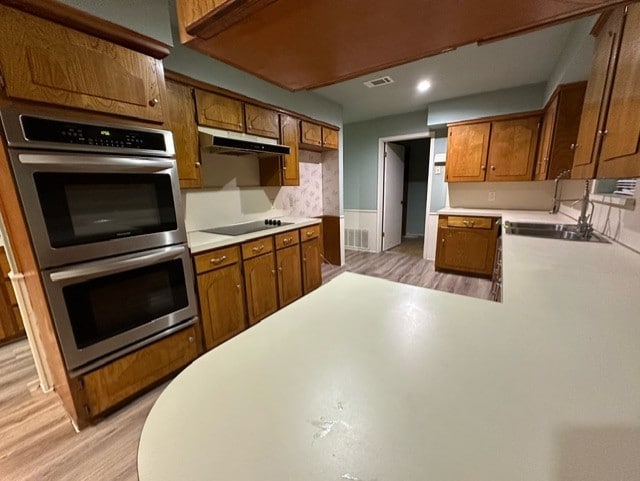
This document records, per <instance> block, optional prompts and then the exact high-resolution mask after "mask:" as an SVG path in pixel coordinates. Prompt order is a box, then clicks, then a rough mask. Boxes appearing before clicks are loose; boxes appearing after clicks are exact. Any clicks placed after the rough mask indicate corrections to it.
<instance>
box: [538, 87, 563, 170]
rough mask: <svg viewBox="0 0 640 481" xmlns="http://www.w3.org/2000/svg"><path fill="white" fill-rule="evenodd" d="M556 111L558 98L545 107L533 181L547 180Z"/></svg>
mask: <svg viewBox="0 0 640 481" xmlns="http://www.w3.org/2000/svg"><path fill="white" fill-rule="evenodd" d="M557 111H558V97H557V96H556V97H555V98H554V99H553V101H552V102H551V103H550V104H549V106H548V107H547V110H546V112H545V114H544V119H543V120H542V135H541V137H540V149H538V160H537V161H536V171H535V175H534V179H535V180H545V179H546V178H547V171H548V170H549V160H550V159H551V143H552V141H553V132H554V130H555V124H556V113H557Z"/></svg>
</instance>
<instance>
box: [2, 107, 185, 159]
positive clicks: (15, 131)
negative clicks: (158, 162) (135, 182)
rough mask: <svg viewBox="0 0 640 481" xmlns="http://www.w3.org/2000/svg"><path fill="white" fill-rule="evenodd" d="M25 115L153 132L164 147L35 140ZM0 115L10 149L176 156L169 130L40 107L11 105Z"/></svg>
mask: <svg viewBox="0 0 640 481" xmlns="http://www.w3.org/2000/svg"><path fill="white" fill-rule="evenodd" d="M23 115H29V116H32V117H39V118H41V119H47V120H58V121H62V122H73V123H76V124H83V125H99V126H101V127H110V128H116V129H131V130H137V131H140V132H153V133H156V134H161V135H162V136H163V137H164V143H165V146H166V148H165V150H164V151H159V150H149V149H131V148H126V147H103V146H99V145H82V144H64V145H60V144H57V143H55V142H43V141H32V140H29V139H27V138H26V135H25V133H24V131H23V129H22V121H21V117H22V116H23ZM0 118H1V120H2V125H3V126H4V131H5V134H6V139H7V144H8V145H9V147H10V148H13V147H26V148H30V149H50V150H56V151H65V152H95V153H102V154H109V153H112V154H119V155H136V156H139V155H153V156H161V157H173V156H174V155H175V153H176V151H175V147H174V145H173V134H172V133H171V132H170V131H168V130H160V129H153V128H148V127H140V126H138V125H128V124H117V123H113V122H103V121H102V120H96V121H95V122H87V121H86V120H79V119H77V118H75V117H71V116H69V117H57V116H54V115H47V114H44V115H43V114H42V113H41V112H38V111H37V110H28V109H24V108H20V109H19V110H18V109H15V108H12V107H3V108H2V109H0Z"/></svg>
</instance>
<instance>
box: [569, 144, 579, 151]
mask: <svg viewBox="0 0 640 481" xmlns="http://www.w3.org/2000/svg"><path fill="white" fill-rule="evenodd" d="M569 148H570V149H571V150H576V149H577V148H578V144H571V145H570V146H569Z"/></svg>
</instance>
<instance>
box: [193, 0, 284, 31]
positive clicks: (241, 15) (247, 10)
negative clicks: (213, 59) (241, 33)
mask: <svg viewBox="0 0 640 481" xmlns="http://www.w3.org/2000/svg"><path fill="white" fill-rule="evenodd" d="M273 2H275V0H229V1H227V2H224V3H223V4H222V5H220V6H219V7H217V8H215V9H213V10H211V11H210V12H209V13H207V14H206V15H204V16H203V17H202V18H200V19H198V20H196V21H195V22H193V23H192V24H191V25H187V26H186V29H185V30H186V32H187V33H188V34H189V35H193V36H195V37H200V38H205V39H209V38H211V37H215V36H216V35H217V34H219V33H220V32H222V31H223V30H226V29H227V28H229V27H230V26H231V25H233V24H235V23H238V22H240V21H242V20H244V19H245V18H247V17H248V16H249V15H252V14H254V13H255V12H257V11H258V10H260V9H262V8H264V7H266V6H267V5H269V4H270V3H273Z"/></svg>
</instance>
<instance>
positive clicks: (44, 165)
mask: <svg viewBox="0 0 640 481" xmlns="http://www.w3.org/2000/svg"><path fill="white" fill-rule="evenodd" d="M18 158H19V161H20V163H21V164H24V165H31V166H37V167H38V170H47V171H53V172H59V171H61V170H62V171H64V172H101V173H103V172H107V173H108V172H119V173H126V172H127V171H131V172H158V171H162V170H166V169H171V168H172V167H173V166H174V161H173V160H172V159H158V158H140V157H138V158H131V157H114V156H109V155H95V154H71V155H69V154H62V155H60V154H54V153H47V154H35V153H25V152H21V153H20V154H19V157H18Z"/></svg>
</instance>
